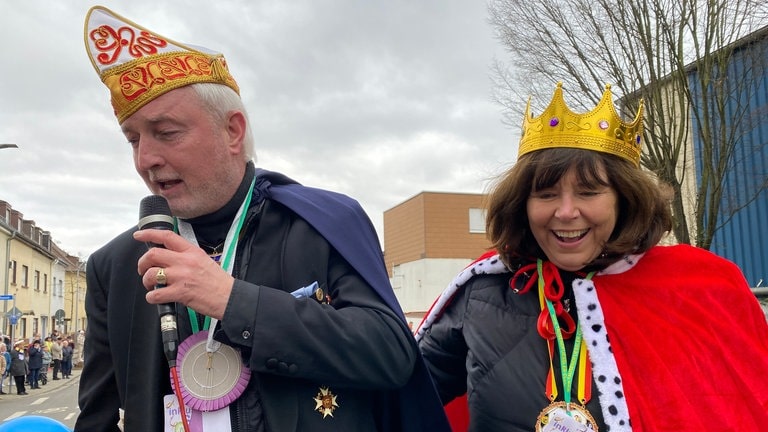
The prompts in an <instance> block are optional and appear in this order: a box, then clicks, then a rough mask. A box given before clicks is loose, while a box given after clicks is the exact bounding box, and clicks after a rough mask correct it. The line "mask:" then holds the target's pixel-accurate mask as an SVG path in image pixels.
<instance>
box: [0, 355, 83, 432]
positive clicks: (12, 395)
mask: <svg viewBox="0 0 768 432" xmlns="http://www.w3.org/2000/svg"><path fill="white" fill-rule="evenodd" d="M48 377H49V380H48V384H47V385H41V386H40V389H39V390H32V389H30V388H29V386H27V393H29V394H27V395H21V396H19V395H17V394H16V385H15V384H13V385H12V386H11V388H10V392H9V388H8V379H7V378H6V381H5V386H3V391H5V392H6V393H7V394H4V395H1V396H0V424H3V423H5V422H8V421H11V420H13V419H15V418H18V417H23V416H31V415H35V416H43V417H49V418H52V419H54V420H57V421H59V422H61V423H63V424H64V425H66V426H67V427H68V428H70V429H74V427H75V419H76V418H77V414H78V412H79V411H80V410H79V409H78V407H77V389H78V384H79V382H80V369H74V370H72V377H71V378H69V379H59V380H57V381H53V380H51V379H50V378H52V377H53V373H52V372H51V371H49V372H48ZM60 378H61V377H60Z"/></svg>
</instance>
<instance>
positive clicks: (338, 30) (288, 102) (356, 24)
mask: <svg viewBox="0 0 768 432" xmlns="http://www.w3.org/2000/svg"><path fill="white" fill-rule="evenodd" d="M3 3H4V4H3V5H2V10H1V11H0V41H1V42H0V58H2V59H3V63H2V64H3V66H2V72H0V143H3V142H6V143H7V142H11V143H17V144H18V145H19V149H3V150H0V200H4V201H7V202H9V203H10V204H11V205H12V206H13V208H14V209H15V210H18V211H20V212H21V213H23V215H24V218H25V219H31V220H34V221H35V224H36V225H37V226H38V227H40V228H42V229H43V230H46V231H50V232H51V235H52V237H53V239H54V240H55V241H56V242H57V243H58V244H59V246H60V247H62V248H63V249H64V250H65V251H67V252H68V253H70V254H73V255H80V256H82V257H83V258H85V257H87V256H88V255H89V254H90V253H92V252H93V251H95V250H96V249H97V248H98V247H100V246H101V245H103V244H104V243H106V242H107V241H109V240H110V239H111V238H112V237H114V236H115V235H117V234H119V233H120V232H122V231H124V230H125V229H127V228H129V227H130V226H131V225H135V224H136V222H137V218H138V203H139V201H140V200H141V198H142V197H144V196H145V195H147V194H148V192H147V189H146V187H145V186H144V184H143V183H142V182H141V180H140V179H139V177H138V175H137V174H136V173H135V171H134V169H133V163H132V160H131V149H130V146H129V145H128V144H127V143H126V142H125V139H124V138H123V136H122V134H121V133H120V130H119V127H118V124H117V121H116V119H115V117H114V116H113V114H112V109H111V107H110V104H109V95H108V92H107V89H106V87H105V86H104V85H103V84H102V83H101V81H100V80H99V78H98V76H97V75H96V72H95V71H94V70H93V68H92V66H91V64H90V62H89V60H88V58H87V55H86V53H85V48H84V34H83V21H84V19H85V14H86V12H87V11H88V9H89V8H90V7H91V6H92V5H94V4H101V5H104V6H106V7H108V8H110V9H112V10H113V11H115V12H116V13H118V14H120V15H123V16H125V17H127V18H129V19H131V20H133V21H135V22H137V23H138V24H141V25H143V26H144V27H147V28H149V29H150V30H153V31H155V32H156V33H159V34H161V35H163V36H166V37H168V38H170V39H174V40H177V41H179V42H186V43H190V44H194V45H199V46H204V47H207V48H210V49H213V50H217V51H220V52H222V53H224V55H225V56H226V58H227V62H228V64H229V67H230V70H231V72H232V74H233V75H234V77H235V79H236V80H237V81H238V84H239V85H240V88H241V95H242V97H243V100H244V102H245V105H246V107H247V109H248V111H249V115H250V118H251V121H252V123H253V131H254V134H255V138H256V154H257V158H258V161H257V166H261V167H264V168H266V169H270V170H275V171H280V172H283V173H284V174H286V175H288V176H289V177H292V178H294V179H295V180H297V181H299V182H301V183H304V184H306V185H309V186H314V187H321V188H326V189H331V190H335V191H338V192H341V193H345V194H347V195H350V196H352V197H354V198H356V199H357V200H358V201H360V203H361V204H362V206H363V208H364V209H365V210H366V212H367V213H368V215H369V216H370V218H371V220H372V221H373V222H374V225H375V227H376V229H377V230H378V231H379V237H380V238H383V222H382V221H383V212H384V211H385V210H387V209H389V208H392V207H394V206H396V205H397V204H399V203H401V202H403V201H405V200H407V199H408V198H411V197H412V196H414V195H416V194H418V193H420V192H422V191H438V192H473V193H475V192H476V193H480V192H483V191H484V190H485V188H486V187H487V184H488V179H489V178H491V177H493V176H494V175H497V174H499V173H500V172H501V171H502V170H503V169H505V168H506V167H508V165H509V163H510V162H511V161H513V160H514V158H515V156H516V151H517V140H518V139H519V132H518V131H517V130H513V129H510V128H508V127H506V126H504V125H503V124H502V122H501V114H500V112H501V107H500V106H498V105H497V104H495V103H494V102H493V101H492V100H491V97H490V95H491V80H490V73H491V72H490V66H491V63H492V62H493V60H494V58H499V59H502V60H503V55H504V54H503V49H502V47H501V45H500V43H499V42H498V41H496V40H495V39H494V37H493V34H492V29H491V27H490V25H489V24H488V22H487V11H486V6H485V2H484V1H477V0H471V1H470V0H386V1H385V0H380V1H379V0H376V1H374V0H300V1H285V0H270V1H261V0H242V1H237V0H218V1H215V2H212V1H186V2H183V4H184V5H185V7H184V8H183V10H182V9H180V8H178V7H171V6H168V4H169V3H171V2H156V1H151V2H150V1H146V0H136V1H131V2H125V1H109V0H104V1H102V2H100V3H91V2H85V1H80V0H67V1H57V2H42V3H41V2H10V1H7V2H3ZM179 4H181V2H179ZM43 5H44V6H43Z"/></svg>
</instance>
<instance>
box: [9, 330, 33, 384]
mask: <svg viewBox="0 0 768 432" xmlns="http://www.w3.org/2000/svg"><path fill="white" fill-rule="evenodd" d="M26 358H27V356H26V353H25V351H24V340H23V339H19V340H18V341H16V343H15V344H14V346H13V349H12V350H11V369H10V373H11V376H12V377H13V379H14V381H15V382H16V394H17V395H25V394H28V393H27V388H26V387H25V385H24V381H25V380H26V378H27V374H28V373H29V367H28V366H27V361H26Z"/></svg>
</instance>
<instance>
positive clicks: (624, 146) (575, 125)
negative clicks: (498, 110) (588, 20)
mask: <svg viewBox="0 0 768 432" xmlns="http://www.w3.org/2000/svg"><path fill="white" fill-rule="evenodd" d="M530 111H531V101H530V99H529V100H528V105H527V106H526V107H525V116H524V118H523V135H522V137H521V138H520V147H519V149H518V152H517V155H518V158H519V157H520V156H522V155H524V154H526V153H530V152H533V151H536V150H541V149H546V148H563V147H568V148H579V149H586V150H594V151H599V152H604V153H610V154H613V155H616V156H619V157H622V158H624V159H626V160H628V161H630V162H632V163H633V164H635V166H638V167H639V166H640V148H641V144H642V136H643V101H642V100H640V106H639V107H638V109H637V115H635V119H634V120H633V121H632V122H631V123H625V122H624V121H623V120H622V119H621V118H620V117H619V115H618V114H617V113H616V109H615V108H614V106H613V94H612V93H611V85H610V84H606V85H605V92H603V97H602V98H601V99H600V102H599V103H598V104H597V106H596V107H595V109H593V110H592V111H590V112H588V113H584V114H576V113H575V112H573V111H571V110H570V108H568V106H567V105H566V104H565V101H564V100H563V83H562V82H559V83H557V88H556V89H555V94H554V96H553V97H552V101H551V102H550V103H549V105H548V106H547V108H546V109H545V110H544V112H542V113H541V115H540V116H538V117H536V118H534V117H533V115H532V114H531V112H530Z"/></svg>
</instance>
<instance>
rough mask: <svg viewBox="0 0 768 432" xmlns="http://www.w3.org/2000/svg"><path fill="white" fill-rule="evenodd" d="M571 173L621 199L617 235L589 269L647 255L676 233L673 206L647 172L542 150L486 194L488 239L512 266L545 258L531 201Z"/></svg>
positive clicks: (570, 151) (605, 157)
mask: <svg viewBox="0 0 768 432" xmlns="http://www.w3.org/2000/svg"><path fill="white" fill-rule="evenodd" d="M601 168H604V169H605V173H606V177H607V184H606V182H605V181H604V180H606V179H603V178H602V177H601V176H600V169H601ZM570 169H574V170H575V173H576V176H577V178H578V180H579V181H580V182H582V183H584V184H586V185H603V186H610V187H613V188H614V190H615V191H616V194H617V197H618V214H617V220H616V226H615V228H614V230H613V233H611V236H610V238H609V239H608V241H607V242H606V243H605V245H604V246H603V252H602V253H601V254H600V256H598V258H596V259H595V260H594V261H593V262H591V263H584V264H585V267H588V268H590V269H592V268H604V267H606V266H607V265H609V264H611V263H613V262H615V261H616V260H618V259H620V258H621V257H623V256H625V255H627V254H630V253H642V252H645V251H647V250H648V249H650V248H651V247H652V246H654V245H655V244H657V243H658V242H659V240H661V238H662V237H663V236H664V234H665V233H666V232H668V231H669V230H670V229H672V216H671V213H670V210H669V201H668V199H666V198H665V196H664V194H663V193H662V191H661V189H660V188H659V185H658V183H657V182H656V180H655V179H654V178H652V177H651V176H650V175H649V174H648V173H647V172H645V171H643V170H641V169H639V168H637V167H636V166H634V165H632V163H630V162H629V161H626V160H624V159H622V158H620V157H617V156H613V155H611V154H607V153H600V152H596V151H592V150H582V149H574V148H557V149H543V150H539V151H535V152H532V153H528V154H526V155H523V156H522V157H521V158H520V159H519V160H518V161H517V163H515V165H514V166H512V168H510V169H509V170H508V171H507V172H506V174H504V175H503V176H501V177H500V178H499V180H498V181H497V182H496V183H495V185H494V186H493V187H492V189H491V191H490V193H489V195H488V201H487V209H488V219H487V221H486V229H487V232H488V237H489V239H490V240H491V244H492V245H493V247H494V248H495V249H496V250H497V251H498V252H499V254H500V255H501V257H502V259H503V260H504V261H505V262H506V263H507V265H509V266H510V267H512V268H514V267H516V266H517V265H518V264H517V262H518V261H521V260H528V259H531V258H542V259H546V255H545V254H544V252H543V251H542V250H541V248H540V247H539V244H538V243H537V242H536V239H535V238H534V237H533V234H532V233H531V230H530V227H529V223H528V213H527V201H528V197H529V196H530V194H531V192H532V191H536V190H541V189H545V188H548V187H551V186H554V185H555V184H556V183H557V182H558V181H560V179H561V178H562V177H563V176H564V175H565V174H566V172H568V170H570Z"/></svg>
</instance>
